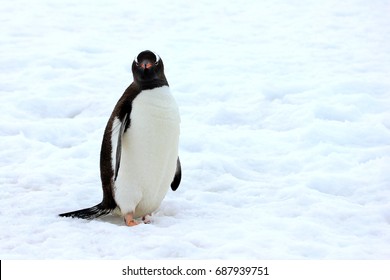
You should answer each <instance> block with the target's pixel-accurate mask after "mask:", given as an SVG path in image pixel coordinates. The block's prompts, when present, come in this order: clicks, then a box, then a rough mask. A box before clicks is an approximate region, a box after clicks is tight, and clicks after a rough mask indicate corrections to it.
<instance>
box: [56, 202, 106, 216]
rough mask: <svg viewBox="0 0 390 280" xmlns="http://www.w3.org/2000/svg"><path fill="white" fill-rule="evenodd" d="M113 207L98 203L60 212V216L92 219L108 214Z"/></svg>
mask: <svg viewBox="0 0 390 280" xmlns="http://www.w3.org/2000/svg"><path fill="white" fill-rule="evenodd" d="M112 210H113V209H110V208H107V207H105V206H103V203H99V204H97V205H95V206H93V207H90V208H85V209H81V210H76V211H72V212H68V213H63V214H60V215H59V216H60V217H72V218H80V219H87V220H92V219H95V218H97V217H100V216H103V215H107V214H109V213H110V212H111V211H112Z"/></svg>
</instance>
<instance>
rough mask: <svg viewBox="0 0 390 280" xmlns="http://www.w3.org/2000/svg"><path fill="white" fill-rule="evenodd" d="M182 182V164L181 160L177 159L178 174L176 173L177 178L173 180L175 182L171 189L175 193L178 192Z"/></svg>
mask: <svg viewBox="0 0 390 280" xmlns="http://www.w3.org/2000/svg"><path fill="white" fill-rule="evenodd" d="M180 181H181V164H180V158H179V157H178V158H177V164H176V172H175V177H174V178H173V181H172V183H171V189H172V190H173V191H176V190H177V188H178V187H179V185H180Z"/></svg>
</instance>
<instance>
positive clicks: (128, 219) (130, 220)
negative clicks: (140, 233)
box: [124, 213, 138, 227]
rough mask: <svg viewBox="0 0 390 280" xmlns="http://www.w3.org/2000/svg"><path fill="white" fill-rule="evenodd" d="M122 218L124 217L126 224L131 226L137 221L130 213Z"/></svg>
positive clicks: (136, 223)
mask: <svg viewBox="0 0 390 280" xmlns="http://www.w3.org/2000/svg"><path fill="white" fill-rule="evenodd" d="M124 219H125V224H126V226H129V227H133V226H136V225H138V222H137V221H136V220H134V217H133V214H132V213H128V214H126V215H125V218H124Z"/></svg>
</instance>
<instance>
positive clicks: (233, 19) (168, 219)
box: [0, 0, 390, 259]
mask: <svg viewBox="0 0 390 280" xmlns="http://www.w3.org/2000/svg"><path fill="white" fill-rule="evenodd" d="M389 14H390V4H389V1H382V0H370V1H363V0H361V1H360V0H346V1H337V0H328V1H314V0H313V1H309V0H306V1H305V0H292V1H282V0H276V1H271V0H262V1H256V0H253V1H249V0H238V1H225V0H224V1H222V0H215V1H206V0H199V1H179V0H172V1H157V0H151V1H125V0H123V1H110V0H99V1H95V0H94V1H92V0H88V1H80V0H69V1H68V0H66V1H54V0H53V1H50V0H36V1H29V0H13V1H3V0H2V1H1V5H0V15H1V16H0V115H1V118H0V145H1V149H0V203H1V206H0V240H1V243H0V258H1V259H389V258H390V169H389V167H390V51H389V50H390V16H389ZM145 49H150V50H152V51H155V52H156V53H158V54H159V55H160V56H161V58H162V59H163V61H164V64H165V73H166V76H167V79H168V82H169V83H170V86H171V90H172V93H173V95H174V96H175V98H176V100H177V102H178V104H179V107H180V113H181V118H182V123H181V135H180V157H181V161H182V168H183V180H182V183H181V185H180V187H179V189H178V190H177V191H176V192H172V191H169V193H168V195H167V196H166V198H165V199H164V201H163V203H162V205H161V207H160V208H159V210H158V211H156V212H155V213H154V215H153V216H152V223H151V224H142V225H139V226H136V227H126V226H125V225H124V223H123V220H122V219H121V218H119V217H117V216H107V217H105V218H101V219H97V220H92V221H86V220H80V219H71V218H60V217H58V216H57V215H58V214H59V213H62V212H66V211H71V210H77V209H80V208H85V207H89V206H93V205H95V204H97V203H99V202H100V201H101V198H102V190H101V184H100V177H99V176H100V175H99V153H100V144H101V139H102V135H103V130H104V128H105V125H106V122H107V120H108V118H109V115H110V113H111V111H112V109H113V107H114V105H115V104H116V102H117V100H118V99H119V97H120V96H121V95H122V93H123V91H124V90H125V89H126V87H127V86H128V85H129V84H130V83H131V82H132V74H131V63H132V61H133V58H134V57H135V56H136V55H137V54H138V53H139V52H140V51H142V50H145Z"/></svg>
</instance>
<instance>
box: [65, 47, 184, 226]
mask: <svg viewBox="0 0 390 280" xmlns="http://www.w3.org/2000/svg"><path fill="white" fill-rule="evenodd" d="M132 72H133V78H134V81H133V83H132V84H131V85H130V86H129V87H128V88H127V89H126V91H125V92H124V94H123V95H122V97H121V98H120V99H119V101H118V103H117V104H116V106H115V108H114V111H113V112H112V114H111V117H110V119H109V120H108V123H107V126H106V129H105V132H104V136H103V141H102V147H101V153H100V176H101V181H102V187H103V200H102V202H101V203H99V204H97V205H95V206H93V207H90V208H86V209H82V210H77V211H73V212H69V213H64V214H60V216H62V217H76V218H83V219H93V218H97V217H99V216H102V215H106V214H108V213H110V212H112V211H113V210H119V211H116V212H119V213H120V214H121V215H122V216H123V217H124V219H125V222H126V224H127V225H129V226H132V225H135V224H137V222H136V221H135V220H134V219H136V218H140V217H142V218H143V219H144V218H145V217H146V216H147V215H150V214H151V213H152V212H153V211H155V210H156V209H157V208H158V207H159V206H160V204H161V201H162V200H163V198H164V197H165V195H166V193H167V191H168V189H169V187H171V189H172V190H174V191H175V190H176V189H177V188H178V187H179V184H180V181H181V166H180V160H179V157H178V146H179V134H180V115H179V110H178V107H177V104H176V102H175V100H174V98H173V96H172V94H171V93H170V90H169V85H168V82H167V79H166V78H165V74H164V64H163V61H162V60H161V58H160V57H159V56H158V55H156V54H155V53H153V52H151V51H143V52H141V53H140V54H139V55H138V56H137V57H136V58H135V59H134V61H133V64H132Z"/></svg>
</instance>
